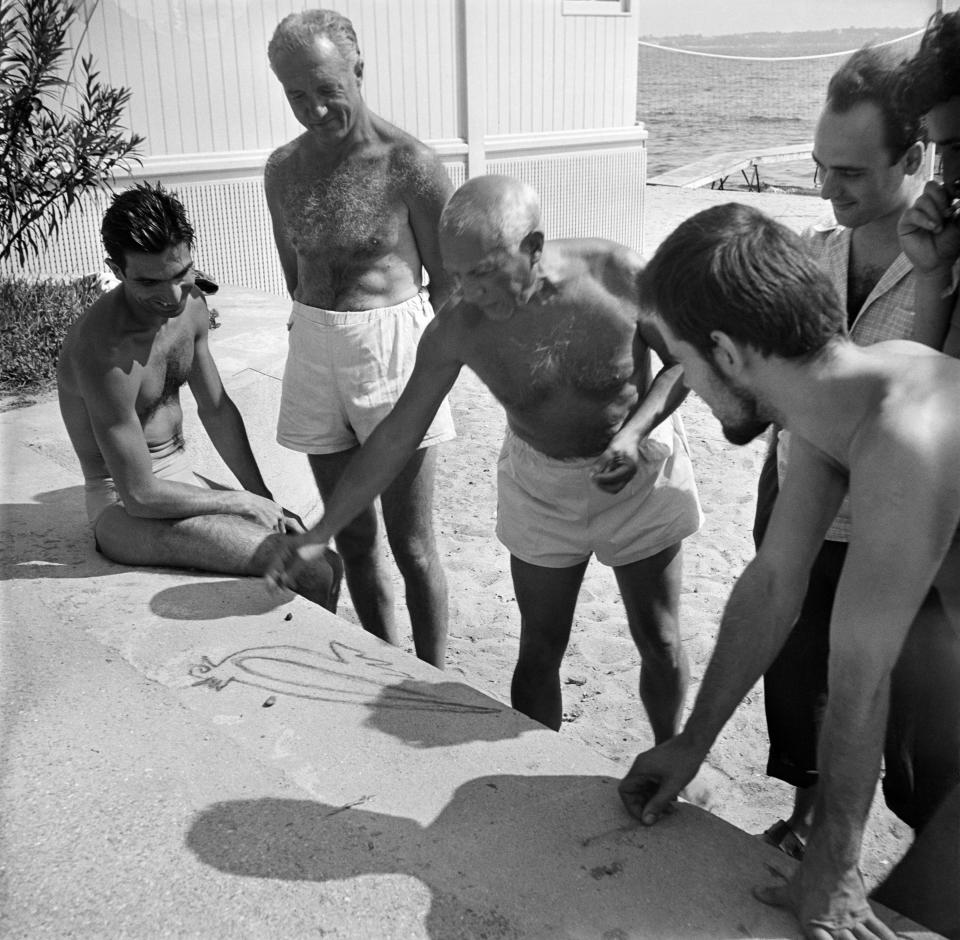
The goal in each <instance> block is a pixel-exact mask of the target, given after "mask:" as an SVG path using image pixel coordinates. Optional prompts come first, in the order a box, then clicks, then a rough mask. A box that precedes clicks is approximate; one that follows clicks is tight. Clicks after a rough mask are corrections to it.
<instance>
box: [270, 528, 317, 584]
mask: <svg viewBox="0 0 960 940" xmlns="http://www.w3.org/2000/svg"><path fill="white" fill-rule="evenodd" d="M272 547H273V555H272V557H271V558H270V559H269V561H268V562H267V567H266V570H265V571H264V573H263V579H264V581H266V582H267V585H268V587H270V588H273V589H280V588H286V589H288V590H290V591H295V590H296V585H297V583H298V581H297V579H298V577H299V575H300V572H301V570H302V569H303V568H304V567H309V566H310V565H316V564H318V563H320V562H322V561H323V559H324V558H325V551H326V548H327V545H326V542H317V541H316V540H315V539H311V538H310V536H309V533H304V534H303V535H285V536H284V537H283V538H279V539H277V540H276V542H275V543H274V545H273V546H272Z"/></svg>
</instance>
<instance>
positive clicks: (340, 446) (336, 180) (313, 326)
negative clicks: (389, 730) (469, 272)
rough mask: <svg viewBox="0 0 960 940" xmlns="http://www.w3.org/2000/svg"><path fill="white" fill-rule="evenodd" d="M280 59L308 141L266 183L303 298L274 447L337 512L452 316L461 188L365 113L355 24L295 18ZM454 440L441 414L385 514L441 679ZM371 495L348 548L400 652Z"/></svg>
mask: <svg viewBox="0 0 960 940" xmlns="http://www.w3.org/2000/svg"><path fill="white" fill-rule="evenodd" d="M268 54H269V58H270V65H271V67H272V68H273V71H274V73H275V74H276V76H277V78H278V79H279V81H280V84H281V85H282V86H283V90H284V92H285V94H286V96H287V101H288V102H289V103H290V107H291V108H292V109H293V113H294V115H295V116H296V118H297V120H298V121H299V122H300V123H301V124H302V125H303V126H304V127H305V128H306V131H305V133H303V134H301V135H300V136H299V137H297V138H296V139H295V140H293V141H291V142H290V143H288V144H285V145H284V146H282V147H280V148H279V149H278V150H276V151H275V152H274V153H273V154H272V155H271V157H270V159H269V161H268V163H267V166H266V171H265V175H264V183H265V188H266V197H267V205H268V206H269V208H270V215H271V217H272V219H273V231H274V237H275V240H276V244H277V252H278V253H279V256H280V263H281V265H282V266H283V273H284V275H285V277H286V281H287V288H288V289H289V291H290V296H291V297H292V298H293V301H294V303H293V312H292V314H291V317H290V322H289V329H290V351H289V355H288V357H287V365H286V369H285V371H284V376H283V394H282V398H281V402H280V417H279V420H278V422H277V440H278V441H279V442H280V443H281V444H282V445H283V446H284V447H289V448H290V449H291V450H296V451H299V452H301V453H305V454H306V455H307V457H308V459H309V461H310V467H311V469H312V471H313V475H314V477H315V479H316V481H317V486H318V488H319V490H320V495H321V497H322V499H323V501H324V503H326V502H327V500H329V498H330V495H331V493H332V492H333V488H334V486H335V485H336V483H337V481H338V480H339V479H340V477H341V475H342V474H343V472H344V468H345V467H346V465H347V462H348V461H349V459H350V457H351V456H352V455H353V452H354V451H355V450H356V449H357V448H358V447H359V446H360V445H361V444H362V443H363V442H364V441H365V440H366V439H367V437H369V435H370V432H371V431H372V430H373V429H374V428H375V427H376V425H377V423H378V422H379V421H380V420H381V419H383V418H384V417H385V416H386V415H387V413H388V412H389V411H390V409H391V408H392V407H393V404H394V402H395V401H396V400H397V398H398V397H399V395H400V393H401V391H403V387H404V385H405V384H406V381H407V377H408V376H409V374H410V371H411V370H412V369H413V362H414V357H415V356H416V351H417V342H418V341H419V339H420V335H421V333H422V332H423V329H424V327H425V326H426V325H427V323H429V322H430V320H431V319H432V317H433V310H432V308H431V302H432V304H433V306H436V307H437V308H439V306H440V304H441V303H442V302H443V300H444V299H445V297H446V295H447V279H446V278H445V277H444V274H443V269H442V267H441V264H440V255H439V251H438V248H437V223H438V221H439V219H440V212H441V210H442V209H443V205H444V203H445V202H446V199H447V196H448V195H449V194H450V181H449V179H448V178H447V175H446V171H445V170H444V169H443V166H442V164H441V163H440V161H439V159H438V158H437V155H436V154H435V153H434V152H433V151H432V150H430V148H429V147H426V146H425V145H424V144H422V143H421V142H420V141H418V140H416V139H415V138H413V137H411V136H410V135H409V134H406V133H404V132H403V131H402V130H400V129H399V128H397V127H394V126H393V125H392V124H388V123H387V122H386V121H385V120H383V118H381V117H379V116H378V115H376V114H374V113H373V112H372V111H370V110H369V109H368V108H367V106H366V104H365V102H364V100H363V98H362V97H361V94H360V86H361V80H362V78H363V59H362V58H361V56H360V50H359V48H358V46H357V37H356V34H355V33H354V30H353V26H352V25H351V23H350V21H349V20H348V19H347V18H346V17H345V16H343V15H341V14H340V13H336V12H334V11H332V10H306V11H304V12H302V13H292V14H290V15H289V16H287V17H286V18H285V19H283V20H282V21H281V23H280V25H279V26H277V28H276V31H275V32H274V35H273V38H272V39H271V40H270V47H269V50H268ZM424 268H426V270H427V273H428V274H429V276H430V290H429V297H428V293H427V291H426V290H425V289H424V287H423V280H422V272H423V269H424ZM453 436H454V431H453V421H452V419H451V416H450V411H449V407H448V406H447V404H446V403H445V402H444V404H443V405H442V406H441V407H440V408H439V409H438V415H437V418H436V420H435V421H434V422H433V424H432V425H431V426H430V427H429V428H426V427H425V428H424V429H423V435H422V440H418V441H417V442H416V447H415V448H413V449H412V450H411V452H410V453H409V454H408V455H407V461H406V463H405V465H404V466H403V467H401V468H399V469H398V472H397V473H396V474H395V476H394V477H393V478H391V479H392V482H391V483H390V486H388V487H387V488H386V489H385V490H384V492H383V494H382V498H381V501H380V502H381V507H382V509H383V520H384V525H385V527H386V530H387V538H388V539H389V542H390V547H391V549H392V550H393V557H394V559H395V560H396V563H397V567H398V568H399V569H400V573H401V575H402V576H403V580H404V585H405V588H406V600H407V610H408V611H409V614H410V624H411V627H412V629H413V641H414V646H415V647H416V651H417V655H418V656H419V657H420V658H421V659H423V660H426V661H427V662H429V663H432V664H433V665H434V666H439V667H442V666H443V660H444V652H445V649H446V641H447V585H446V578H445V576H444V573H443V568H442V566H441V565H440V557H439V555H438V553H437V548H436V540H435V537H434V532H433V480H434V473H435V467H436V448H435V447H432V446H431V445H433V444H439V443H440V442H441V441H447V440H450V439H451V438H453ZM374 496H376V494H375V493H374V494H372V496H371V500H370V503H369V504H365V505H362V506H359V505H358V506H357V507H356V511H355V512H354V513H353V515H352V516H351V517H350V518H349V519H345V520H344V525H343V526H342V527H341V528H340V529H339V531H338V532H337V548H338V549H339V550H340V554H341V555H342V556H343V561H344V565H345V567H346V577H347V584H348V586H349V588H350V598H351V600H352V601H353V605H354V608H355V609H356V612H357V616H358V617H359V619H360V623H361V624H362V625H363V627H364V629H365V630H367V631H368V632H370V633H373V634H374V635H375V636H378V637H380V638H381V639H383V640H387V641H388V642H390V643H393V644H394V645H396V644H397V642H398V638H397V627H396V623H395V620H394V610H393V586H392V583H391V578H390V574H389V571H388V570H387V568H386V564H385V559H384V558H383V556H382V554H381V551H380V544H379V535H378V532H377V516H376V512H375V509H374V506H373V497H374Z"/></svg>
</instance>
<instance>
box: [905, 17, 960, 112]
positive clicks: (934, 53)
mask: <svg viewBox="0 0 960 940" xmlns="http://www.w3.org/2000/svg"><path fill="white" fill-rule="evenodd" d="M898 90H899V95H898V97H899V99H900V106H901V107H902V108H903V109H904V110H906V111H908V112H909V113H910V114H914V115H916V116H917V117H920V116H922V115H924V114H926V113H927V112H928V111H929V110H930V109H931V108H934V107H936V106H937V105H938V104H943V102H945V101H949V100H950V99H951V98H954V97H956V96H957V95H960V10H957V11H956V12H955V13H945V14H937V13H934V15H933V16H932V17H930V20H929V22H928V23H927V29H926V32H925V33H924V34H923V39H922V40H921V41H920V48H919V49H918V50H917V54H916V55H915V56H914V57H913V58H912V59H910V60H909V61H908V62H905V63H904V64H903V66H902V67H901V69H900V75H899V82H898Z"/></svg>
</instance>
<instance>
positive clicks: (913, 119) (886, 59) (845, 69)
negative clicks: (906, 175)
mask: <svg viewBox="0 0 960 940" xmlns="http://www.w3.org/2000/svg"><path fill="white" fill-rule="evenodd" d="M898 68H899V64H898V63H897V61H896V60H895V59H894V58H893V56H892V55H891V54H890V53H889V52H887V51H886V50H885V49H878V48H876V47H870V46H867V47H865V48H863V49H859V50H858V51H857V52H855V53H854V54H853V55H852V56H850V58H849V59H847V61H846V62H844V64H843V65H841V66H840V68H839V69H838V70H837V71H836V72H835V73H834V75H833V77H832V78H831V79H830V84H829V85H827V107H828V108H830V110H831V111H835V112H837V113H838V114H846V112H847V111H849V110H850V109H851V108H853V107H855V106H856V105H858V104H862V103H864V102H868V103H872V104H875V105H876V106H877V107H878V108H879V109H880V113H881V115H882V116H883V139H884V142H885V143H886V145H887V150H889V151H890V157H891V159H890V162H891V163H896V162H897V160H899V159H900V158H901V157H902V156H903V155H904V154H905V153H906V152H907V150H908V149H909V148H910V146H911V145H912V144H913V143H915V142H916V141H917V140H918V139H919V138H920V119H919V117H918V116H917V115H916V114H913V113H911V112H910V111H907V110H905V109H904V108H903V107H902V105H901V102H900V97H899V95H898V94H897V87H898V77H899V72H898Z"/></svg>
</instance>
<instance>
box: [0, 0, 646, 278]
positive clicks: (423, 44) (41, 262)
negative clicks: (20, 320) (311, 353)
mask: <svg viewBox="0 0 960 940" xmlns="http://www.w3.org/2000/svg"><path fill="white" fill-rule="evenodd" d="M640 4H641V0H325V2H324V3H318V4H317V5H318V6H321V5H326V6H329V7H330V8H334V9H337V10H340V11H341V12H343V13H344V14H345V15H347V16H348V17H350V19H351V20H352V21H353V24H354V26H355V27H356V30H357V35H358V38H359V42H360V49H361V52H362V54H363V57H364V61H365V70H364V95H365V97H366V100H367V102H368V104H369V105H370V107H371V108H372V109H373V110H374V111H375V112H377V113H378V114H380V115H382V116H383V117H385V118H386V119H387V120H389V121H391V122H393V123H394V124H397V125H398V126H399V127H402V128H403V129H404V130H406V131H408V132H409V133H411V134H413V135H414V136H416V137H419V138H420V139H421V140H423V141H425V142H427V143H429V144H430V145H431V146H433V147H434V148H435V149H436V150H437V152H438V153H439V154H440V156H441V158H442V159H443V162H444V164H445V166H446V168H447V171H448V173H449V175H450V178H451V181H452V182H453V184H454V185H455V186H457V185H459V184H461V183H462V182H463V181H464V180H465V179H467V178H468V177H473V176H477V175H480V174H483V173H506V174H510V175H513V176H517V177H520V178H521V179H524V180H526V181H527V182H529V183H530V184H531V185H532V186H533V187H534V188H535V189H536V190H537V191H538V192H539V193H540V196H541V199H542V201H543V209H544V223H545V228H546V232H547V236H548V237H552V238H556V237H565V236H603V237H607V238H612V239H615V240H617V241H620V242H622V243H624V244H626V245H629V246H631V247H633V248H636V249H638V250H642V248H643V245H642V239H643V208H644V202H643V199H644V182H645V176H646V161H645V156H646V151H645V141H646V131H645V130H644V128H643V126H642V125H640V124H637V123H636V109H637V108H636V106H637V39H638V17H639V9H638V8H639V6H640ZM303 8H304V4H303V3H296V2H293V0H164V2H159V3H158V2H153V0H85V2H82V3H81V4H80V15H79V16H78V17H77V20H76V21H75V23H74V28H73V30H72V32H71V35H70V37H69V39H70V44H71V47H72V49H73V50H75V52H76V58H75V63H77V65H78V64H79V61H80V57H81V56H86V55H92V56H93V58H94V61H95V67H96V68H97V69H98V70H99V72H100V74H101V78H102V79H104V80H106V81H108V82H109V83H111V84H113V85H124V86H127V87H129V88H130V89H131V91H132V95H131V100H130V104H129V107H128V109H127V115H126V118H125V125H126V127H127V128H128V129H129V130H131V131H135V132H137V133H139V134H141V135H144V136H145V137H146V143H145V145H144V148H143V151H142V152H143V165H142V166H141V167H137V168H136V171H135V172H134V173H133V174H132V175H131V177H129V178H128V177H126V176H124V177H123V178H122V179H118V180H117V181H116V184H117V185H118V186H123V185H125V184H126V183H128V182H129V181H130V180H131V179H132V180H140V179H148V180H162V181H163V182H164V184H165V185H167V186H169V187H171V188H173V189H175V190H176V191H177V192H178V193H179V195H180V197H181V199H182V200H183V202H184V204H185V205H186V207H187V211H188V213H189V215H190V217H191V220H192V222H193V224H194V227H195V229H196V231H197V246H196V259H197V263H198V266H199V267H201V268H203V269H204V270H207V271H209V272H210V273H211V274H213V275H214V276H215V277H216V278H217V280H218V281H220V283H224V284H235V285H238V286H245V287H249V288H255V289H259V290H264V291H269V292H271V293H275V294H279V295H284V294H285V293H286V288H285V285H284V280H283V276H282V273H281V270H280V265H279V262H278V261H277V258H276V252H275V250H274V245H273V236H272V233H271V228H270V221H269V216H268V213H267V208H266V203H265V200H264V196H263V185H262V176H263V165H264V163H265V161H266V158H267V156H268V155H269V153H270V152H271V151H272V150H273V149H274V148H275V147H277V146H279V145H280V144H282V143H284V142H285V141H287V140H290V139H292V138H293V137H295V136H297V135H298V134H299V133H301V132H302V128H301V127H300V126H299V125H298V124H297V123H296V122H295V120H294V118H293V116H292V114H291V113H290V109H289V107H288V105H287V103H286V100H285V98H284V96H283V94H282V91H281V88H280V85H279V83H278V82H277V81H276V79H275V78H274V76H273V74H272V73H271V71H270V68H269V65H268V62H267V43H268V41H269V39H270V36H271V34H272V32H273V29H274V27H275V26H276V24H277V23H278V22H279V21H280V20H281V19H282V18H283V17H284V16H285V15H286V14H287V13H290V12H292V11H294V10H298V9H303ZM108 198H109V196H108V195H105V194H102V193H98V194H95V195H94V196H92V197H91V198H89V199H87V200H85V202H84V205H83V206H82V209H81V211H74V212H73V213H72V214H71V216H70V218H69V219H68V220H67V222H66V224H65V225H64V226H63V230H62V231H61V233H60V235H59V237H58V238H57V239H56V240H55V241H54V242H53V243H52V244H51V246H50V248H49V250H48V251H47V252H46V254H45V255H43V256H42V257H40V258H39V259H37V261H36V262H33V263H31V266H30V269H29V271H30V272H45V273H50V274H59V275H79V274H83V273H88V272H92V271H99V270H101V269H102V256H103V251H102V248H101V245H100V237H99V225H100V220H101V217H102V214H103V211H104V209H105V207H106V205H107V201H108ZM7 271H8V273H18V268H17V266H16V265H13V264H10V265H8V266H7ZM25 273H26V272H25Z"/></svg>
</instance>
